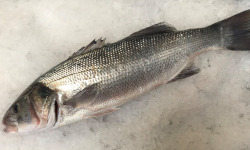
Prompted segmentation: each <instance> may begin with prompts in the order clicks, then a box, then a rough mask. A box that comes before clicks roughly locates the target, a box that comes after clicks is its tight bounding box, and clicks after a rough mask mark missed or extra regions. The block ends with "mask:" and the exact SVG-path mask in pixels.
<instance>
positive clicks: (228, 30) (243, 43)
mask: <svg viewBox="0 0 250 150" xmlns="http://www.w3.org/2000/svg"><path fill="white" fill-rule="evenodd" d="M215 25H219V26H220V29H221V35H222V40H223V46H225V47H227V49H229V50H250V10H247V11H244V12H242V13H239V14H237V15H235V16H232V17H230V18H228V19H226V20H223V21H221V22H218V23H216V24H215Z"/></svg>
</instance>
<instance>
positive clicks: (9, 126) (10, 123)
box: [2, 114, 18, 133]
mask: <svg viewBox="0 0 250 150" xmlns="http://www.w3.org/2000/svg"><path fill="white" fill-rule="evenodd" d="M2 123H3V125H4V126H5V128H4V129H3V131H4V132H5V133H16V132H18V127H17V120H16V119H15V118H13V117H12V116H10V114H6V115H5V116H4V118H3V121H2Z"/></svg>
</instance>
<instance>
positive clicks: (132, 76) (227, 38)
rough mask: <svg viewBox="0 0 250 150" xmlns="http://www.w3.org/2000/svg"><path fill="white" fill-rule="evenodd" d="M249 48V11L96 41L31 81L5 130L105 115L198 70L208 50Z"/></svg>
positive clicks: (51, 125) (52, 125) (5, 121)
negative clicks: (200, 57) (196, 24)
mask: <svg viewBox="0 0 250 150" xmlns="http://www.w3.org/2000/svg"><path fill="white" fill-rule="evenodd" d="M218 48H225V49H227V50H247V49H250V10H248V11H245V12H242V13H240V14H238V15H235V16H233V17H231V18H229V19H226V20H223V21H221V22H218V23H215V24H213V25H210V26H208V27H205V28H199V29H189V30H184V31H177V30H176V29H175V28H174V27H172V26H169V25H166V24H164V23H159V24H156V25H153V26H151V27H148V28H145V29H143V30H141V31H139V32H136V33H133V34H132V35H130V36H129V37H126V38H124V39H122V40H120V41H118V42H115V43H111V44H105V41H104V40H102V39H99V40H97V41H95V40H94V41H92V42H91V43H90V44H89V45H88V46H86V47H83V48H82V49H80V50H78V51H77V52H75V53H74V54H73V55H72V56H71V57H69V58H68V59H67V60H66V61H64V62H62V63H60V64H59V65H57V66H55V67H54V68H52V69H51V70H49V71H48V72H47V73H45V74H43V75H42V76H40V77H39V78H38V79H37V80H35V81H34V82H33V83H32V84H31V85H30V86H29V87H28V88H27V89H26V90H25V91H24V92H23V93H22V94H21V95H20V96H19V97H18V99H17V100H16V101H15V102H14V104H13V105H12V106H11V107H10V108H9V110H8V111H7V112H6V114H5V116H4V119H3V124H4V125H5V126H6V127H5V129H4V131H5V132H7V133H13V132H14V133H16V132H30V131H35V130H43V129H47V128H55V127H59V126H62V125H66V124H69V123H72V122H76V121H79V120H82V119H86V118H90V117H96V116H100V115H104V114H106V113H109V112H112V111H115V110H117V109H118V107H119V106H120V105H122V104H124V103H126V102H128V101H129V100H131V99H134V98H135V97H137V96H140V95H142V94H143V93H145V92H147V91H149V90H151V89H153V88H155V87H157V86H159V85H162V84H165V83H169V82H173V81H176V80H179V79H183V78H186V77H189V76H192V75H195V74H197V73H199V72H200V69H199V68H197V67H196V66H195V64H194V63H193V60H194V58H195V57H196V56H197V55H200V54H201V53H204V52H206V51H208V50H216V49H218Z"/></svg>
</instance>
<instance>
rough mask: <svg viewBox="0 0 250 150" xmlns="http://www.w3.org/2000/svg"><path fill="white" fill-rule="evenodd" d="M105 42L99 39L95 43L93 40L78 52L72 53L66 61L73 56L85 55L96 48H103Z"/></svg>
mask: <svg viewBox="0 0 250 150" xmlns="http://www.w3.org/2000/svg"><path fill="white" fill-rule="evenodd" d="M105 40H106V38H105V39H102V38H100V39H98V40H97V41H96V40H93V41H92V42H90V43H89V44H88V45H87V46H86V47H82V48H81V49H79V50H78V51H76V52H74V53H73V54H72V55H71V56H70V57H69V58H68V59H70V58H72V57H75V56H78V55H81V54H84V53H87V52H89V51H91V50H94V49H96V48H101V47H103V46H104V45H105Z"/></svg>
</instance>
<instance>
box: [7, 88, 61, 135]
mask: <svg viewBox="0 0 250 150" xmlns="http://www.w3.org/2000/svg"><path fill="white" fill-rule="evenodd" d="M57 97H58V96H57V94H56V92H54V91H53V90H51V89H49V88H48V87H46V86H44V85H42V84H35V85H31V86H30V87H29V88H27V89H26V90H25V91H24V92H23V94H21V96H19V97H18V99H17V100H16V101H15V103H14V104H12V105H11V107H10V108H9V109H8V111H7V112H6V113H5V115H4V118H3V121H2V122H3V124H4V125H5V129H4V132H6V133H23V132H31V131H35V130H38V129H44V128H48V127H51V126H54V125H55V124H56V122H57V117H58V115H57V114H58V111H59V110H58V105H57V104H58V103H57Z"/></svg>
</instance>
